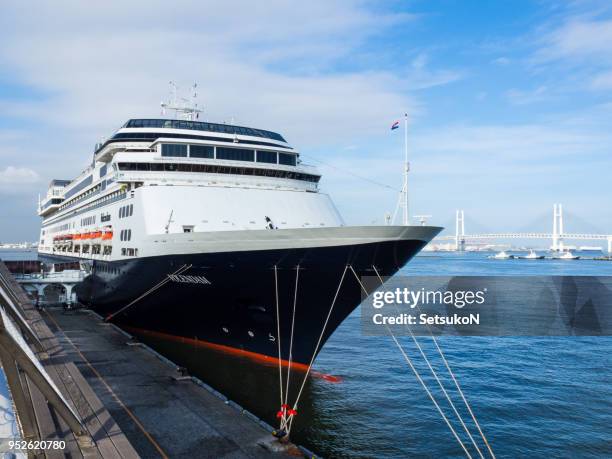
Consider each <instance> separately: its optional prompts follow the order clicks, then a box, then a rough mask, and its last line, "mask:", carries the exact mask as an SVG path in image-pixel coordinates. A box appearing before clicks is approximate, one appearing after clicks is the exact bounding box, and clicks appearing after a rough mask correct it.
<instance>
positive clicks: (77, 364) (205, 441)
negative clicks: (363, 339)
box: [0, 262, 313, 458]
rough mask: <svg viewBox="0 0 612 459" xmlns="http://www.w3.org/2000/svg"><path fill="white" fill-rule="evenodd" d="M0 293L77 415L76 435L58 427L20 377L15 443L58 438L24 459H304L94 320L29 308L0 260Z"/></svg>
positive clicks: (54, 414)
mask: <svg viewBox="0 0 612 459" xmlns="http://www.w3.org/2000/svg"><path fill="white" fill-rule="evenodd" d="M0 289H2V291H1V292H0V293H2V294H4V295H5V296H4V297H2V296H0V306H2V307H3V308H5V307H8V306H9V304H8V302H10V303H16V304H17V303H18V305H19V308H20V309H21V313H23V315H24V316H25V319H26V320H27V322H28V324H29V326H30V327H31V329H32V330H33V332H34V334H35V335H36V336H34V337H33V339H34V340H35V341H36V342H38V345H39V346H41V345H42V349H39V350H37V351H36V356H37V358H38V359H39V361H40V364H41V366H42V368H44V370H45V371H46V373H48V376H49V377H50V378H51V379H52V380H53V383H54V384H55V386H57V388H58V390H59V392H61V396H60V399H64V400H65V401H66V403H67V405H68V409H69V411H71V410H73V411H74V412H75V413H76V416H77V418H78V422H77V423H76V426H77V427H76V428H75V427H74V425H75V424H74V423H73V424H70V422H68V423H67V422H66V421H65V420H64V419H63V418H62V416H61V409H60V410H59V411H58V410H56V409H54V406H52V404H50V403H49V399H48V398H47V396H46V395H45V392H44V391H41V390H39V389H38V388H37V387H36V384H33V381H32V380H30V378H28V376H27V375H25V374H20V378H22V380H23V381H24V382H26V384H25V385H24V387H26V389H27V390H26V391H25V392H23V393H22V391H19V393H12V394H11V395H12V397H13V399H14V400H15V401H16V402H17V399H19V400H20V401H21V402H24V401H25V402H27V403H25V404H24V403H20V406H26V408H27V407H28V406H29V407H31V409H22V410H21V412H20V409H19V406H17V416H18V417H19V418H20V421H21V425H22V426H23V425H24V422H23V421H24V420H25V421H26V424H27V422H29V423H30V425H29V430H28V434H27V435H23V432H22V436H23V438H24V439H40V440H49V439H60V440H65V441H66V448H65V449H64V450H62V451H57V450H54V451H51V450H49V451H36V452H33V453H32V454H30V456H31V457H53V458H64V457H70V458H74V457H77V458H78V457H103V458H117V457H122V458H136V457H145V458H154V457H162V458H174V457H189V458H224V457H225V458H230V457H231V458H269V457H279V458H282V457H305V456H307V457H313V456H312V454H311V453H309V452H308V451H307V450H304V449H301V448H298V447H296V446H295V445H292V444H281V443H279V442H278V441H277V440H276V439H275V438H274V437H273V436H272V435H271V431H272V428H271V427H270V426H268V425H267V424H266V423H264V422H263V421H261V420H259V419H258V418H257V417H255V416H254V415H252V414H251V413H248V412H246V411H245V410H243V409H242V408H241V407H239V406H238V405H237V404H235V403H233V402H231V401H229V400H227V398H225V397H224V396H223V395H221V394H220V393H218V392H217V391H215V390H214V389H212V388H210V387H208V386H207V385H206V384H204V383H202V382H201V381H198V380H196V379H194V378H191V377H185V376H184V375H180V374H179V372H178V371H177V367H176V365H174V364H172V362H170V361H168V360H167V359H165V358H164V357H162V356H160V355H159V354H157V353H156V352H155V351H153V350H152V349H149V348H148V347H147V346H145V345H142V344H140V343H137V342H135V341H134V340H133V339H132V338H131V337H130V336H129V335H127V334H126V333H125V332H123V331H121V330H120V329H118V328H117V327H116V326H114V325H109V324H107V323H105V322H104V321H102V320H101V318H100V317H99V316H97V315H96V314H95V313H93V312H90V311H87V310H70V311H66V310H65V309H63V308H60V307H55V308H47V309H43V310H38V309H37V308H36V307H35V306H34V305H33V303H32V302H31V301H30V299H29V298H28V297H27V295H26V294H25V292H24V290H23V288H22V287H21V286H20V285H19V284H18V283H17V282H16V281H15V279H13V278H12V276H11V275H10V273H9V272H8V270H7V269H6V267H5V266H4V264H3V263H2V262H0ZM3 298H4V299H3ZM7 299H8V300H9V301H7ZM0 334H1V331H0ZM0 338H1V336H0ZM1 343H2V340H0V345H1ZM4 351H5V350H2V352H4ZM4 355H6V352H5V353H4ZM16 368H17V370H18V371H20V369H19V366H18V365H16ZM17 380H19V378H17ZM18 386H19V387H22V386H21V385H18ZM15 392H16V391H15ZM47 394H48V393H47ZM15 397H17V398H15ZM16 404H17V403H16ZM59 408H61V407H59ZM58 413H59V414H60V415H58ZM71 425H72V427H71ZM26 427H27V426H26ZM78 429H80V430H81V431H78V432H75V430H78Z"/></svg>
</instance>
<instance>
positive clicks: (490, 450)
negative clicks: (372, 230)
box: [372, 265, 495, 459]
mask: <svg viewBox="0 0 612 459" xmlns="http://www.w3.org/2000/svg"><path fill="white" fill-rule="evenodd" d="M372 268H374V272H376V275H377V276H378V279H379V280H380V283H381V285H382V284H384V281H383V279H382V277H381V276H380V274H379V272H378V270H377V269H376V266H374V265H372ZM416 307H417V309H418V310H419V312H423V311H422V310H421V308H420V306H419V305H418V304H416ZM425 325H426V327H427V331H428V332H429V335H430V337H431V339H432V341H433V342H434V344H435V346H436V349H437V351H438V354H440V357H441V358H442V361H443V362H444V365H445V366H446V369H447V370H448V373H449V374H450V376H451V378H452V380H453V382H454V383H455V387H456V388H457V392H459V394H460V395H461V399H462V400H463V403H464V404H465V407H466V408H467V410H468V412H469V413H470V416H471V418H472V420H473V421H474V424H475V425H476V428H477V429H478V432H479V433H480V437H481V438H482V440H483V442H484V444H485V445H486V447H487V449H488V451H489V454H490V455H491V457H492V458H493V459H495V454H494V453H493V449H492V448H491V445H490V444H489V442H488V440H487V437H486V436H485V434H484V432H483V431H482V429H481V427H480V423H479V422H478V420H477V419H476V415H475V414H474V412H473V411H472V408H471V406H470V404H469V403H468V401H467V399H466V397H465V395H464V394H463V390H461V387H460V386H459V381H458V380H457V378H456V377H455V373H454V372H453V370H452V369H451V367H450V364H449V363H448V361H447V360H446V356H445V355H444V352H442V348H441V347H440V346H439V344H438V340H437V339H436V337H435V336H434V334H433V332H432V331H431V327H430V326H429V325H428V324H425ZM408 331H409V332H410V335H411V336H412V339H413V340H414V341H415V344H416V345H417V347H418V348H419V351H421V354H422V355H423V357H424V358H425V361H426V362H427V364H428V365H429V361H428V359H427V357H425V355H424V354H423V351H422V349H421V347H420V346H419V344H418V343H417V342H416V338H415V337H414V335H413V333H412V331H411V330H410V327H408ZM430 369H431V366H430ZM432 372H433V370H432ZM434 376H435V375H434ZM436 379H438V378H437V376H436ZM438 383H439V384H440V382H439V380H438ZM441 387H442V386H441ZM442 390H443V391H444V393H445V394H446V391H445V390H444V389H442ZM449 401H450V400H449ZM451 405H452V406H453V409H454V410H455V413H456V414H457V410H456V409H455V406H454V404H453V403H452V402H451ZM457 415H458V414H457ZM460 420H461V419H460ZM461 424H462V425H463V427H464V428H466V427H465V424H464V423H463V420H461ZM468 436H469V437H470V439H471V440H472V443H474V439H473V438H472V435H471V434H470V433H469V431H468ZM474 446H475V447H476V450H477V451H478V453H479V454H480V456H481V457H483V456H482V453H481V452H480V449H479V448H478V447H477V446H476V444H475V443H474Z"/></svg>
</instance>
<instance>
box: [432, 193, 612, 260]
mask: <svg viewBox="0 0 612 459" xmlns="http://www.w3.org/2000/svg"><path fill="white" fill-rule="evenodd" d="M498 239H548V240H550V241H551V246H550V249H551V250H552V251H553V252H563V251H565V250H566V246H565V241H568V240H570V241H597V242H602V241H607V243H608V254H612V234H589V233H566V232H565V231H564V228H563V206H562V205H561V204H555V205H554V206H553V227H552V232H551V233H537V232H525V233H482V234H465V215H464V212H463V210H457V211H456V214H455V234H454V235H449V236H438V237H437V238H435V239H434V240H433V243H434V244H435V243H436V242H442V241H451V242H454V248H455V250H457V251H463V250H465V247H466V244H467V243H468V242H471V243H477V242H482V241H486V240H498Z"/></svg>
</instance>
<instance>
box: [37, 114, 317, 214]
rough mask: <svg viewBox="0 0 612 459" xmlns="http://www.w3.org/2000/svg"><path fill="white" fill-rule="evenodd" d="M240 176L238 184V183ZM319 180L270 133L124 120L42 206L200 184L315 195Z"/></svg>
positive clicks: (50, 209) (46, 209) (57, 207)
mask: <svg viewBox="0 0 612 459" xmlns="http://www.w3.org/2000/svg"><path fill="white" fill-rule="evenodd" d="M236 176H240V180H239V181H238V180H236V178H237V177H236ZM319 179H320V174H319V173H318V172H317V171H316V169H315V168H313V167H311V166H306V165H304V164H302V163H301V161H299V153H298V152H297V151H296V150H295V149H293V148H292V147H291V146H290V145H289V144H288V143H287V141H286V140H285V139H284V137H283V136H281V135H280V134H278V133H276V132H272V131H267V130H263V129H256V128H250V127H244V126H236V125H230V124H220V123H209V122H200V121H191V120H179V119H141V118H138V119H130V120H128V121H127V122H126V123H124V124H123V126H122V127H121V128H119V129H118V130H117V131H116V132H115V133H114V134H113V135H112V136H111V137H110V138H108V139H107V140H106V141H105V142H104V143H103V144H102V145H100V146H98V147H97V148H96V150H95V154H94V161H93V162H92V163H91V165H90V166H89V167H88V168H87V169H86V170H85V171H83V173H82V174H80V175H79V176H78V177H77V178H75V179H74V180H72V181H71V182H68V181H63V182H62V183H61V186H57V187H55V188H54V189H53V193H52V196H51V194H50V195H49V196H48V197H47V199H45V200H44V201H43V202H41V204H40V206H39V215H41V216H43V217H45V218H47V217H49V218H51V217H54V216H56V215H58V214H63V213H64V212H65V211H68V209H74V208H75V206H77V207H78V206H82V205H85V204H88V201H89V200H91V199H92V198H94V197H95V196H97V195H99V194H100V193H107V194H108V193H109V192H111V188H110V187H111V185H113V187H112V189H114V188H116V187H117V186H120V185H121V184H125V185H130V183H132V182H133V183H136V182H138V184H139V186H140V185H142V184H145V185H146V184H148V183H151V184H157V183H166V182H167V181H168V180H169V181H170V182H171V183H175V184H183V182H185V181H186V183H196V182H197V183H198V184H200V185H206V184H208V185H211V184H221V183H223V184H225V185H228V186H245V187H247V188H248V187H251V186H257V187H262V186H264V187H265V186H270V187H274V188H276V189H283V188H284V189H287V188H289V189H297V190H307V191H316V190H317V183H318V182H319Z"/></svg>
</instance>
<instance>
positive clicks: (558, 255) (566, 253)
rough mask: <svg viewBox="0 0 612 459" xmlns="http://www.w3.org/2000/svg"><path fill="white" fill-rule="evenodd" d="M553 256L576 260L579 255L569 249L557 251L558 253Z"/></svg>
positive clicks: (558, 258)
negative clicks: (561, 251)
mask: <svg viewBox="0 0 612 459" xmlns="http://www.w3.org/2000/svg"><path fill="white" fill-rule="evenodd" d="M553 258H555V259H557V260H578V259H580V257H579V256H578V255H574V254H573V253H572V252H570V251H569V250H568V251H567V252H563V253H558V254H556V255H554V256H553Z"/></svg>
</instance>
